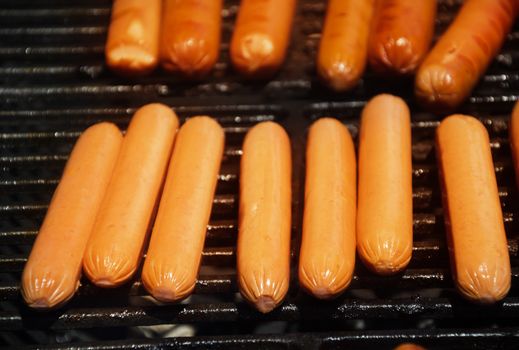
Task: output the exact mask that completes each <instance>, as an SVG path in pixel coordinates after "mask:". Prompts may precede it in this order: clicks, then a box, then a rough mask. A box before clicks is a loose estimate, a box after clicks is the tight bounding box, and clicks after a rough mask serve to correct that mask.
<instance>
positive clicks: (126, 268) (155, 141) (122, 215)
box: [83, 103, 178, 287]
mask: <svg viewBox="0 0 519 350" xmlns="http://www.w3.org/2000/svg"><path fill="white" fill-rule="evenodd" d="M177 127H178V119H177V117H176V115H175V113H173V111H172V110H171V109H170V108H169V107H167V106H164V105H161V104H158V103H154V104H149V105H146V106H144V107H141V108H140V109H139V110H137V112H136V113H135V115H134V116H133V118H132V120H131V122H130V125H129V127H128V131H127V133H126V135H125V137H124V140H123V144H122V146H121V152H120V154H119V157H118V159H117V164H116V165H115V169H114V173H113V176H112V179H111V180H110V184H109V185H108V190H107V192H106V195H105V197H104V199H103V202H102V203H101V208H100V209H99V215H98V216H97V219H96V222H95V224H94V228H93V231H92V235H91V236H90V239H89V241H88V244H87V248H86V251H85V256H84V258H83V270H84V271H85V274H86V275H87V277H88V278H89V279H90V280H91V281H92V282H93V283H94V284H96V285H97V286H100V287H117V286H119V285H121V284H123V283H124V282H126V281H128V279H130V278H131V277H132V276H133V274H134V273H135V271H136V270H137V267H138V265H139V262H140V259H141V253H142V249H143V245H144V243H145V240H146V236H147V233H148V228H149V226H150V224H151V219H152V216H153V212H154V210H155V207H156V203H157V199H158V198H157V197H158V195H159V191H160V189H161V186H162V183H163V180H164V176H165V173H166V168H167V165H168V161H169V158H170V155H171V149H172V146H173V140H174V138H175V133H176V131H177Z"/></svg>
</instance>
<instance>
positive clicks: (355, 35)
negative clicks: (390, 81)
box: [317, 0, 374, 91]
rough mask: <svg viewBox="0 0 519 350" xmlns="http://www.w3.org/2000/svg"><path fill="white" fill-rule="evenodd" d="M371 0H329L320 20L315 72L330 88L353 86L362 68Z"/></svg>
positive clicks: (341, 89)
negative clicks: (320, 33) (319, 38)
mask: <svg viewBox="0 0 519 350" xmlns="http://www.w3.org/2000/svg"><path fill="white" fill-rule="evenodd" d="M373 7H374V0H363V1H358V0H330V1H329V2H328V10H327V11H326V19H325V22H324V28H323V33H322V37H321V42H320V44H319V53H318V57H317V73H319V76H320V77H321V78H322V79H323V80H324V81H325V82H326V83H327V84H328V85H329V86H330V87H331V88H332V89H334V90H336V91H344V90H349V89H351V88H353V87H354V86H355V85H357V83H358V81H359V79H360V77H361V76H362V73H364V69H365V67H366V56H367V53H368V36H369V29H370V25H371V17H372V14H373Z"/></svg>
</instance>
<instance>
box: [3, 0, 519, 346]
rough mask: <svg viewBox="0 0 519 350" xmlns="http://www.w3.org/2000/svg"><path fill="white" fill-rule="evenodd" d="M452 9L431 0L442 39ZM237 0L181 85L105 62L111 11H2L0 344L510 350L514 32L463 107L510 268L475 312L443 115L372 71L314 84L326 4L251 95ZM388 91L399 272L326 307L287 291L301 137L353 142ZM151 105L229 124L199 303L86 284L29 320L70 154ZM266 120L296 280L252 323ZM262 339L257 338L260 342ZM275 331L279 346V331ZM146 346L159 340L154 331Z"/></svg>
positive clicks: (518, 38)
mask: <svg viewBox="0 0 519 350" xmlns="http://www.w3.org/2000/svg"><path fill="white" fill-rule="evenodd" d="M460 3H461V1H459V0H440V1H439V4H440V5H439V10H440V12H439V16H438V20H437V28H438V33H439V32H441V31H442V30H444V28H445V27H446V25H447V24H448V23H449V21H450V20H451V19H452V14H453V13H454V12H455V11H456V10H457V8H458V7H459V5H460ZM237 4H238V0H229V1H225V6H224V10H223V12H222V14H223V17H224V21H223V22H224V23H223V44H222V54H221V58H220V60H219V62H218V63H217V66H216V68H215V70H214V71H213V72H212V73H211V75H210V76H209V77H208V78H207V79H204V80H203V81H199V82H184V81H180V80H178V79H176V78H175V77H171V76H169V75H167V74H164V73H162V72H160V71H158V72H155V73H154V74H152V75H151V76H149V77H144V78H139V79H138V80H136V81H130V80H127V79H123V78H119V77H116V76H114V75H113V74H111V73H110V72H109V71H107V69H106V67H105V66H104V64H103V44H104V40H105V35H106V26H107V23H108V21H109V16H110V6H111V1H109V0H73V1H71V0H67V1H65V0H53V1H48V0H1V1H0V193H1V194H2V195H1V196H0V345H11V346H14V347H22V346H35V347H39V346H42V345H46V346H49V347H51V348H68V347H69V346H71V345H74V346H76V347H77V348H80V349H83V348H84V349H87V348H88V349H125V348H128V347H132V348H147V347H154V348H184V347H185V348H207V347H209V346H213V347H214V348H216V349H229V348H250V347H256V348H265V347H268V348H274V349H278V348H279V349H315V348H321V349H335V348H337V349H338V348H343V347H351V348H358V349H375V348H376V349H385V348H387V349H389V348H391V347H393V346H394V345H395V344H398V343H400V342H403V341H415V342H419V343H422V344H424V345H426V346H428V347H429V348H430V349H467V348H474V349H514V348H517V344H519V338H518V337H519V318H518V317H519V289H518V284H519V234H518V233H519V232H518V227H519V225H518V220H519V219H518V215H519V208H518V206H517V204H516V203H517V200H518V195H517V190H516V188H515V185H514V170H513V165H512V162H511V157H510V151H509V144H508V137H507V120H508V114H509V113H510V111H511V108H512V106H513V103H514V102H515V101H516V100H517V99H519V69H518V68H519V46H518V45H519V27H517V26H516V27H515V30H514V32H513V33H512V34H510V35H509V37H508V40H507V43H506V44H505V46H504V48H503V50H502V52H501V53H500V55H499V56H498V57H497V58H496V60H495V61H494V63H493V64H492V66H491V68H490V69H489V71H488V73H487V75H486V76H485V78H484V79H483V81H482V83H481V84H480V85H479V86H478V87H477V89H476V91H475V92H474V94H473V96H472V97H471V98H470V99H469V101H468V102H467V103H466V104H465V105H464V106H463V107H462V109H461V110H462V111H463V112H467V113H473V114H476V115H477V116H478V117H480V118H481V120H482V121H483V122H484V124H485V125H486V126H487V127H488V129H489V132H490V135H491V146H492V151H493V156H494V161H495V170H496V174H497V179H498V185H499V190H500V191H499V192H500V197H501V202H502V206H503V211H504V217H505V226H506V230H507V234H508V238H509V248H510V254H511V259H512V267H513V269H512V273H513V279H512V290H511V292H510V294H509V296H508V297H507V298H506V299H505V300H504V302H502V303H501V304H499V305H496V306H493V307H480V306H474V305H471V304H468V303H466V302H464V301H463V300H462V299H461V298H460V297H458V295H457V293H456V292H455V290H454V288H453V284H452V282H451V276H450V271H449V262H448V256H447V250H446V247H445V239H444V229H443V213H442V209H441V203H440V192H439V191H440V190H439V187H438V183H437V182H438V181H437V169H436V165H435V155H434V144H433V139H434V129H435V127H436V126H437V125H438V120H439V117H438V116H434V115H432V114H428V113H426V112H423V111H421V110H420V109H419V108H416V106H414V104H413V98H412V81H410V80H403V81H399V82H398V83H394V82H384V81H381V80H380V79H379V78H377V77H376V76H374V75H373V74H372V73H370V72H367V73H366V75H365V78H364V79H363V80H362V82H361V84H360V86H359V87H358V88H356V89H355V90H354V91H352V92H351V93H348V94H341V95H339V94H333V93H331V92H329V91H327V90H326V89H323V87H322V85H321V84H320V83H319V82H318V81H317V79H316V76H315V73H314V63H313V62H314V58H315V54H316V48H317V45H318V41H319V34H318V33H319V32H320V28H321V25H322V17H323V14H324V9H325V1H324V0H318V1H311V0H300V1H299V7H298V13H297V17H296V21H295V28H294V32H293V40H292V44H291V49H290V50H289V52H290V54H289V57H288V59H287V62H286V64H285V65H284V67H283V69H282V71H281V72H280V73H279V74H278V75H277V76H276V77H275V78H274V80H272V81H269V82H265V83H257V82H256V83H248V82H245V81H243V80H241V79H240V78H239V77H238V76H237V75H235V74H234V73H233V72H232V69H231V68H230V67H229V58H228V53H227V50H228V42H229V38H230V35H231V32H232V26H233V22H234V19H235V15H236V11H237ZM382 91H386V92H392V93H395V94H398V95H401V96H402V97H404V98H405V99H406V100H407V101H408V102H409V103H410V105H411V108H412V111H413V124H412V127H413V189H414V191H413V197H414V231H415V246H414V251H413V259H412V261H411V264H410V266H409V268H408V269H407V270H406V271H405V273H403V274H402V275H400V276H395V277H390V278H381V277H377V276H374V275H372V274H370V273H369V272H367V271H366V270H365V269H364V268H363V267H362V266H361V264H360V262H359V263H358V264H357V268H356V273H355V277H354V280H353V282H352V285H351V286H350V288H349V289H348V291H347V292H346V293H344V294H343V295H342V296H340V297H339V298H338V299H336V300H333V301H330V302H319V301H316V300H313V299H312V298H310V297H308V296H306V295H304V294H303V293H302V292H301V291H299V289H298V287H297V279H296V278H295V277H296V274H295V268H296V266H297V251H298V247H299V236H300V231H301V227H300V226H301V213H302V206H303V203H302V198H303V197H302V194H303V192H302V191H303V186H302V185H303V183H304V181H303V179H304V147H305V138H306V130H307V128H308V126H309V125H310V123H311V122H312V121H313V120H314V119H316V118H319V117H321V116H335V117H338V118H340V119H341V120H343V122H344V123H345V124H346V125H347V126H348V127H349V128H350V130H351V131H352V133H353V135H356V134H357V129H358V116H359V114H360V111H361V109H362V106H363V105H364V104H365V102H366V101H367V100H368V99H369V98H370V97H372V96H373V95H374V94H376V93H379V92H382ZM152 101H160V102H163V103H166V104H168V105H170V106H174V107H175V109H176V111H177V112H178V113H179V115H180V116H181V117H187V116H191V115H195V114H209V115H211V116H214V117H216V118H217V119H218V120H219V122H220V123H221V124H222V125H223V126H224V127H225V130H226V136H227V146H226V152H225V157H224V161H223V165H222V170H221V174H220V180H219V184H218V189H217V196H216V198H215V201H214V207H213V213H212V217H211V223H210V225H209V228H208V232H207V240H206V247H205V251H204V258H203V267H202V269H201V273H200V279H199V281H198V283H197V285H196V289H195V294H194V295H193V296H192V297H191V298H190V299H188V300H186V301H185V302H183V303H181V304H177V305H167V306H164V305H157V304H156V303H154V302H153V301H152V300H151V299H150V298H149V297H147V296H146V293H145V291H144V290H143V288H142V286H141V284H140V282H139V281H138V280H135V281H133V282H132V283H130V284H129V285H127V286H125V287H123V288H120V289H117V290H100V289H98V288H96V287H94V286H92V285H90V284H88V283H87V282H84V283H83V285H82V286H81V287H80V289H79V291H78V295H77V296H76V297H75V298H74V299H73V300H72V301H71V302H70V303H69V304H68V305H67V306H66V307H64V308H63V309H60V310H57V311H53V312H50V313H41V312H33V311H31V310H29V309H28V308H26V307H25V306H24V304H23V301H22V300H21V297H20V295H19V287H18V284H19V278H20V273H21V270H22V268H23V265H24V263H25V261H26V258H27V255H28V253H29V251H30V246H31V244H32V242H33V240H34V238H35V236H36V234H37V230H38V228H39V225H40V223H41V220H42V219H43V216H44V214H45V210H46V208H47V205H48V202H49V200H50V197H51V195H52V192H53V190H54V188H55V186H56V184H57V182H58V179H59V176H60V174H61V171H62V169H63V166H64V164H65V162H66V159H67V157H68V153H69V152H70V150H71V147H72V145H73V143H74V141H75V139H76V138H77V137H78V135H79V134H80V132H81V131H82V130H83V129H85V128H86V127H87V126H88V125H91V124H93V123H95V122H98V121H101V120H108V121H113V122H115V123H116V124H118V125H119V126H120V127H122V128H125V127H126V125H127V123H128V121H129V119H130V117H131V115H132V113H133V112H134V110H135V108H136V107H138V106H140V105H142V104H145V103H147V102H152ZM263 120H276V121H278V122H280V123H281V124H282V125H283V126H285V127H286V129H287V131H288V132H289V134H290V136H291V139H292V148H293V159H294V172H293V173H294V175H293V188H294V191H293V192H294V193H293V213H294V215H293V242H292V255H293V260H292V268H293V273H292V281H291V289H290V292H289V295H288V298H287V300H286V302H285V303H284V304H283V306H282V307H281V308H279V309H278V310H275V311H274V312H272V313H271V314H269V315H261V314H259V313H257V312H255V311H254V310H253V309H252V308H250V307H249V306H248V305H246V304H245V303H244V301H243V300H242V299H241V298H240V296H239V294H238V293H237V286H236V280H235V273H234V265H235V255H234V254H235V251H234V246H235V243H236V235H237V227H236V225H237V206H236V204H237V202H236V201H237V188H238V168H239V159H240V153H241V150H240V147H241V143H242V140H243V137H244V135H245V133H246V131H247V130H248V128H250V126H252V125H254V124H255V123H257V122H259V121H263ZM167 324H189V325H193V327H194V328H195V330H196V336H195V337H189V338H178V337H173V338H165V339H163V338H156V337H153V338H151V339H149V338H146V337H145V334H147V335H146V336H147V337H149V333H146V332H143V331H142V330H143V329H144V328H145V327H142V326H150V325H167ZM265 331H267V332H269V333H270V334H268V335H265V334H258V333H262V332H265ZM281 333H282V334H281ZM155 334H157V333H155Z"/></svg>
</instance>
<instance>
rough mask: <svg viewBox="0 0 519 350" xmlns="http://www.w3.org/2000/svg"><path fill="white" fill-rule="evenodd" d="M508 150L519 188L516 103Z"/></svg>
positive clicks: (518, 127)
mask: <svg viewBox="0 0 519 350" xmlns="http://www.w3.org/2000/svg"><path fill="white" fill-rule="evenodd" d="M509 133H510V148H511V149H512V158H513V160H514V165H515V179H516V184H517V187H518V188H519V103H516V104H515V106H514V110H513V111H512V118H511V119H510V130H509Z"/></svg>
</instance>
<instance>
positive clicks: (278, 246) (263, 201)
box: [237, 122, 292, 313]
mask: <svg viewBox="0 0 519 350" xmlns="http://www.w3.org/2000/svg"><path fill="white" fill-rule="evenodd" d="M291 166H292V165H291V156H290V140H289V139H288V136H287V134H286V132H285V130H283V128H282V127H281V126H280V125H278V124H276V123H273V122H263V123H260V124H258V125H256V126H254V127H253V128H252V129H251V130H250V131H249V132H248V133H247V136H246V137H245V141H244V143H243V155H242V159H241V168H240V170H241V173H240V213H239V234H238V263H237V267H238V284H239V286H240V291H241V294H242V295H243V296H244V297H245V299H247V300H248V301H249V302H250V303H252V304H253V305H254V306H255V307H256V308H257V309H258V310H259V311H261V312H263V313H267V312H270V311H272V310H273V309H274V308H275V307H276V306H277V305H279V304H280V303H281V302H282V301H283V298H284V297H285V295H286V293H287V291H288V284H289V280H290V225H291V211H290V210H291V187H290V180H291V170H292V169H291Z"/></svg>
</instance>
